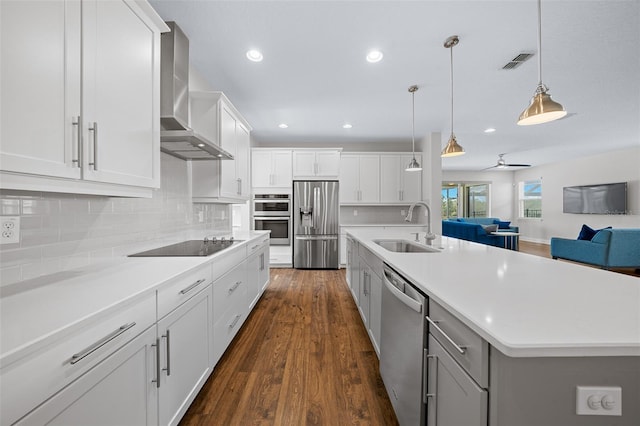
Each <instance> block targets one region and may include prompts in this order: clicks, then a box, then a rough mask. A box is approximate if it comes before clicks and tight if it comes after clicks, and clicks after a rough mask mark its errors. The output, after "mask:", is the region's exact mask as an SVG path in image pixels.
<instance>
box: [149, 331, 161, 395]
mask: <svg viewBox="0 0 640 426" xmlns="http://www.w3.org/2000/svg"><path fill="white" fill-rule="evenodd" d="M154 346H155V348H156V378H155V379H154V380H152V381H151V383H155V384H156V388H159V387H160V374H161V373H160V371H161V369H160V339H158V338H156V343H154V344H153V345H151V347H154Z"/></svg>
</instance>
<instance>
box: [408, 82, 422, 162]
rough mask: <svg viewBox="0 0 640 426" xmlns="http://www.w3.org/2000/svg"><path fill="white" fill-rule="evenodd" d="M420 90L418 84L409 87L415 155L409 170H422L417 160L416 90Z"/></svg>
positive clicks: (412, 142) (412, 139)
mask: <svg viewBox="0 0 640 426" xmlns="http://www.w3.org/2000/svg"><path fill="white" fill-rule="evenodd" d="M417 90H418V86H416V85H415V84H414V85H413V86H410V87H409V93H411V147H412V148H411V152H412V154H413V157H412V158H411V161H410V162H409V165H408V166H407V168H406V169H405V170H406V171H408V172H419V171H420V170H422V167H420V163H418V160H416V102H415V97H416V91H417Z"/></svg>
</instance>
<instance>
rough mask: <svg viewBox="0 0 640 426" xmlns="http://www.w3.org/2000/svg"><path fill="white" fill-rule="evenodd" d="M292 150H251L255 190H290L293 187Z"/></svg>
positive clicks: (252, 182) (252, 180) (252, 181)
mask: <svg viewBox="0 0 640 426" xmlns="http://www.w3.org/2000/svg"><path fill="white" fill-rule="evenodd" d="M291 168H292V158H291V150H290V149H263V148H254V149H252V150H251V184H252V186H253V188H261V189H262V188H265V189H269V190H272V189H275V188H278V189H288V190H291V187H292V180H293V176H292V173H291V171H292V169H291Z"/></svg>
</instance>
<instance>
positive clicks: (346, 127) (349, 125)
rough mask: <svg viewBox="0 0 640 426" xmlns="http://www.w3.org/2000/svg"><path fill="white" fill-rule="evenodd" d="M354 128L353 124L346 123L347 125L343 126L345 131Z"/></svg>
mask: <svg viewBox="0 0 640 426" xmlns="http://www.w3.org/2000/svg"><path fill="white" fill-rule="evenodd" d="M352 127H353V126H352V125H351V124H349V123H345V124H343V125H342V128H343V129H350V128H352Z"/></svg>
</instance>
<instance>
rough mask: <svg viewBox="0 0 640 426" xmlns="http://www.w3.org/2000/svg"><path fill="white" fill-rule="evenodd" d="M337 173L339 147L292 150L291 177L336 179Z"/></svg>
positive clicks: (338, 167) (338, 173) (338, 170)
mask: <svg viewBox="0 0 640 426" xmlns="http://www.w3.org/2000/svg"><path fill="white" fill-rule="evenodd" d="M339 175H340V150H339V149H322V150H320V149H319V150H307V149H305V150H294V151H293V179H309V180H325V179H338V178H339Z"/></svg>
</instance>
